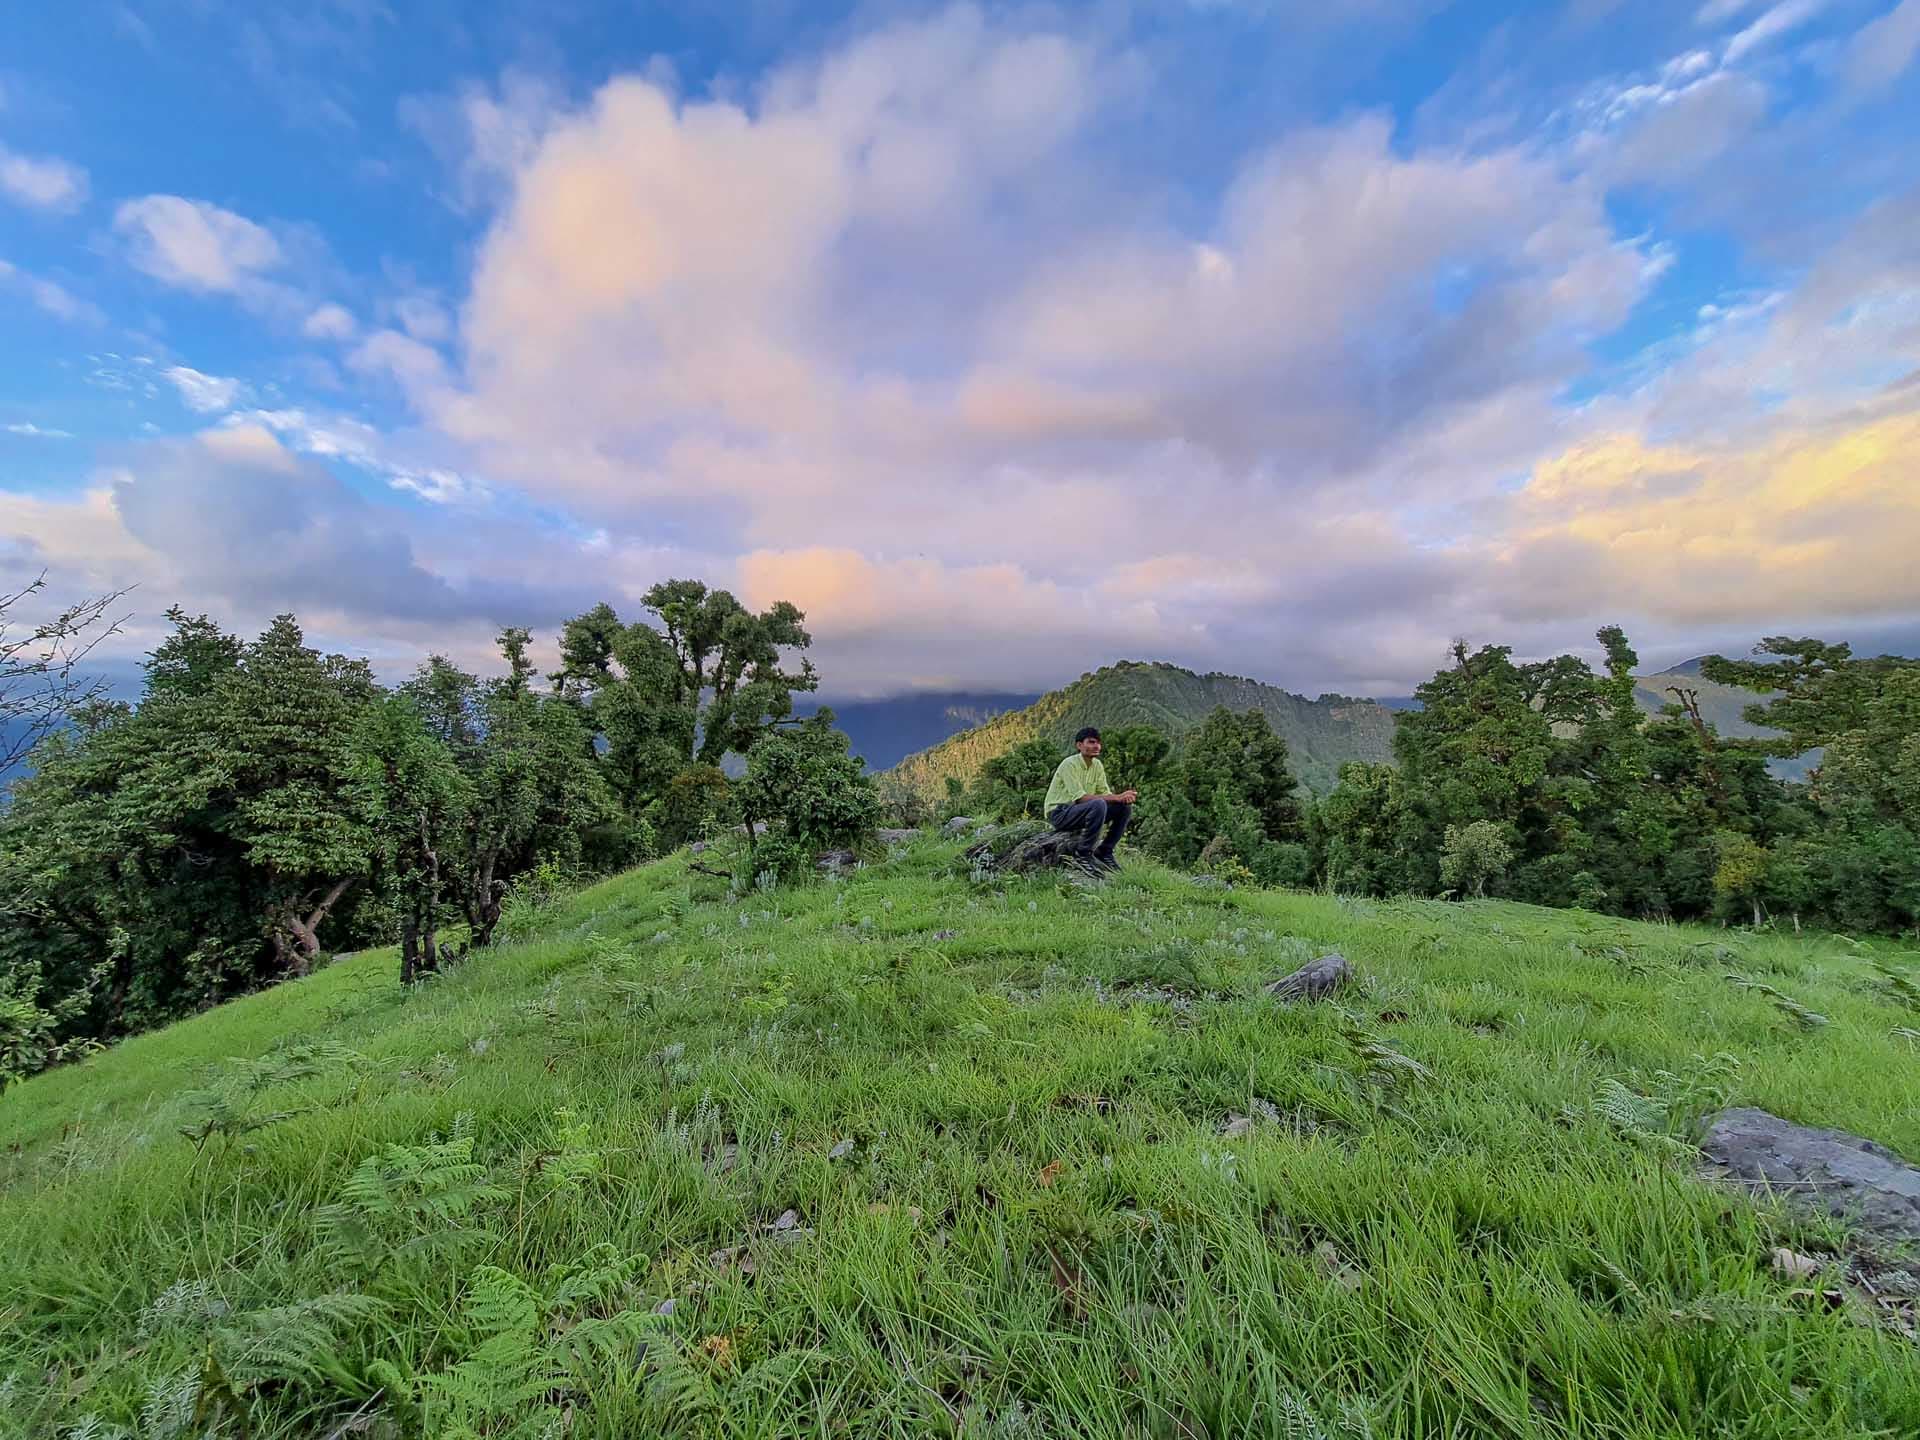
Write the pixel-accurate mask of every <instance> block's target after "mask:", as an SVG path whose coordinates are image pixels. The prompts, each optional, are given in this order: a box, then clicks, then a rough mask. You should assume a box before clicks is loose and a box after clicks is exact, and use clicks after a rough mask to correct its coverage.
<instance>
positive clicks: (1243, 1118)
mask: <svg viewBox="0 0 1920 1440" xmlns="http://www.w3.org/2000/svg"><path fill="white" fill-rule="evenodd" d="M1252 1133H1253V1117H1252V1116H1251V1115H1229V1116H1227V1118H1226V1119H1225V1120H1223V1121H1222V1122H1221V1124H1220V1138H1221V1139H1222V1140H1243V1139H1245V1138H1246V1137H1247V1136H1249V1135H1251V1134H1252Z"/></svg>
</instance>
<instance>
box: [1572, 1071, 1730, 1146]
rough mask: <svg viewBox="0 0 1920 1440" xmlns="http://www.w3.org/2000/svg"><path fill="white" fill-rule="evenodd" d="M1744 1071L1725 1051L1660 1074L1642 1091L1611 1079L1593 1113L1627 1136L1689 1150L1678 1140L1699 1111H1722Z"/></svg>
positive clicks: (1598, 1094) (1596, 1096)
mask: <svg viewBox="0 0 1920 1440" xmlns="http://www.w3.org/2000/svg"><path fill="white" fill-rule="evenodd" d="M1739 1072H1740V1060H1739V1057H1737V1056H1734V1055H1729V1054H1728V1053H1727V1052H1725V1051H1724V1050H1723V1051H1720V1052H1718V1053H1716V1054H1714V1055H1695V1056H1694V1057H1693V1059H1692V1061H1691V1063H1690V1064H1688V1065H1687V1066H1686V1068H1685V1069H1682V1070H1678V1071H1674V1070H1656V1071H1654V1072H1653V1077H1652V1079H1651V1080H1649V1081H1647V1082H1646V1083H1645V1086H1644V1088H1643V1089H1641V1090H1634V1089H1632V1088H1630V1087H1629V1086H1627V1085H1626V1084H1625V1083H1624V1082H1622V1081H1620V1080H1616V1079H1613V1078H1611V1077H1609V1078H1607V1079H1605V1080H1602V1081H1601V1082H1600V1085H1599V1088H1598V1089H1597V1090H1596V1091H1595V1092H1594V1096H1593V1100H1592V1102H1591V1109H1592V1111H1593V1113H1594V1114H1595V1115H1597V1116H1599V1117H1600V1118H1601V1119H1602V1120H1605V1121H1606V1122H1607V1123H1608V1124H1609V1125H1611V1126H1612V1127H1613V1128H1614V1129H1615V1130H1617V1131H1619V1132H1620V1133H1621V1134H1622V1135H1625V1136H1627V1137H1628V1138H1630V1139H1634V1140H1643V1141H1649V1142H1651V1143H1653V1144H1656V1145H1660V1146H1663V1147H1665V1148H1668V1149H1672V1150H1674V1151H1676V1152H1681V1151H1688V1150H1689V1148H1690V1147H1688V1146H1687V1145H1686V1144H1685V1143H1683V1142H1682V1141H1681V1140H1680V1139H1679V1138H1678V1137H1679V1132H1680V1131H1681V1130H1682V1129H1683V1128H1684V1127H1685V1125H1686V1123H1687V1122H1688V1121H1689V1120H1690V1119H1691V1118H1692V1116H1693V1115H1694V1113H1695V1112H1697V1111H1700V1110H1704V1109H1719V1108H1720V1107H1722V1106H1724V1105H1725V1104H1726V1103H1727V1102H1728V1100H1729V1099H1730V1098H1731V1096H1732V1090H1733V1081H1734V1079H1735V1078H1736V1077H1737V1076H1738V1074H1739Z"/></svg>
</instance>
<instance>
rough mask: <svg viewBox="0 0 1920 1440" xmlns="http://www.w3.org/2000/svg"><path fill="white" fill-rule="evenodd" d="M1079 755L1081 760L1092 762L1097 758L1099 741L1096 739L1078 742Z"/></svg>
mask: <svg viewBox="0 0 1920 1440" xmlns="http://www.w3.org/2000/svg"><path fill="white" fill-rule="evenodd" d="M1080 754H1081V756H1082V758H1084V759H1087V760H1092V759H1094V758H1095V757H1096V756H1098V755H1099V754H1100V741H1099V739H1098V737H1096V738H1094V739H1092V740H1082V741H1081V742H1080Z"/></svg>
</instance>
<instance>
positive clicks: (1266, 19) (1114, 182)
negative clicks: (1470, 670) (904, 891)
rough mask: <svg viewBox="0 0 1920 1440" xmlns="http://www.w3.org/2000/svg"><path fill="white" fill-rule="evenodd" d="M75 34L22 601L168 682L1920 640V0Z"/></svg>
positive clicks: (1270, 669)
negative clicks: (759, 616) (215, 642)
mask: <svg viewBox="0 0 1920 1440" xmlns="http://www.w3.org/2000/svg"><path fill="white" fill-rule="evenodd" d="M13 10H14V13H12V14H11V15H10V16H9V19H8V24H7V27H6V34H5V36H4V38H0V581H8V582H18V581H19V580H21V579H29V578H31V577H32V576H34V575H37V574H39V573H40V572H42V571H44V572H45V573H46V576H47V582H48V583H47V589H46V591H45V592H43V597H36V598H45V599H47V600H49V601H59V600H72V599H77V598H80V597H81V596H83V595H89V594H96V593H100V592H102V591H106V590H118V589H122V588H125V587H132V588H131V589H130V590H129V593H128V594H127V596H126V597H125V599H124V601H123V603H122V606H121V608H122V609H123V610H124V611H125V612H126V613H127V615H128V617H129V618H128V622H127V624H126V626H125V628H124V630H123V632H122V633H121V634H120V635H118V636H116V637H114V640H113V641H112V643H111V647H110V649H111V653H112V654H113V655H117V656H120V657H123V659H125V660H127V661H128V662H130V661H131V659H132V658H133V657H137V656H138V655H139V654H140V653H142V652H144V651H145V650H147V649H149V648H151V646H152V645H153V644H154V643H156V641H157V640H158V639H159V638H160V637H161V636H162V635H163V634H164V633H165V631H166V622H165V619H164V612H165V611H166V609H167V608H168V607H169V606H172V605H176V604H178V605H181V606H183V607H185V608H186V609H188V610H189V611H190V612H194V613H200V612H206V613H209V614H212V615H213V616H215V617H216V618H217V619H219V620H221V621H222V622H223V623H224V624H226V625H228V626H229V627H230V628H234V629H238V630H241V631H244V632H247V633H253V632H256V631H257V630H258V629H260V628H261V627H263V626H264V624H265V623H266V622H267V620H269V619H270V618H271V617H272V616H273V615H275V614H276V613H280V612H283V611H292V612H294V613H295V614H297V615H298V616H299V617H300V619H301V621H302V622H303V623H304V624H305V626H306V628H307V631H308V634H309V636H310V638H312V639H313V640H314V641H316V642H317V643H319V644H322V645H324V646H326V647H327V648H332V649H341V650H345V651H348V652H350V653H356V654H366V655H369V656H371V657H372V658H373V659H374V660H375V662H376V664H377V665H378V667H379V668H380V670H381V671H382V673H383V674H386V675H388V676H390V677H392V678H398V677H399V676H401V675H403V674H404V673H405V672H406V671H407V670H409V669H410V668H411V667H412V666H413V665H414V664H415V663H417V662H418V661H419V659H420V658H421V657H423V656H424V655H426V654H428V653H434V652H438V653H443V654H447V655H450V656H452V657H454V658H455V659H457V660H460V661H462V662H463V663H467V664H470V665H476V666H479V665H484V664H485V663H486V661H487V659H488V656H489V654H490V653H491V648H492V637H493V636H494V635H495V634H496V633H497V632H498V630H499V629H500V628H501V627H502V626H505V625H511V624H520V625H527V626H529V627H531V628H532V629H533V630H534V631H535V633H536V635H537V636H539V637H541V639H542V641H543V643H547V644H549V645H550V643H551V640H552V636H553V634H554V632H555V631H556V630H557V628H558V626H559V624H560V623H561V622H562V621H563V620H564V619H565V618H566V617H567V616H569V615H572V614H576V613H579V612H580V611H581V610H584V609H586V608H587V607H589V606H591V605H592V604H594V603H596V602H598V601H600V600H606V601H608V602H610V603H612V604H613V605H614V606H615V608H616V609H618V610H619V611H620V612H621V613H622V614H623V615H625V616H628V617H630V618H637V617H638V616H639V614H640V600H639V597H640V596H641V595H642V594H643V593H644V592H645V590H646V589H647V587H648V586H649V585H651V584H653V583H654V582H656V581H658V580H661V579H666V578H672V577H680V576H692V577H697V578H701V579H704V580H706V581H707V582H708V583H710V584H713V585H717V586H725V587H727V588H729V589H731V590H732V591H734V593H735V594H737V595H739V596H740V597H741V599H743V600H744V601H746V602H747V603H749V604H750V605H753V606H756V607H759V606H764V605H766V604H769V603H771V602H773V601H775V600H778V599H789V600H792V601H793V602H794V603H796V604H798V605H799V606H800V607H801V608H802V609H803V610H804V611H805V612H806V614H807V617H808V623H809V628H810V630H811V631H812V633H813V636H814V642H815V643H814V647H813V652H812V653H813V656H814V658H815V661H816V664H817V665H818V666H819V669H820V671H821V677H822V692H823V693H824V694H826V695H829V696H838V697H841V698H852V697H856V696H877V695H886V694H892V693H899V692H902V691H907V690H914V689H981V690H1020V689H1030V690H1039V689H1045V688H1047V687H1049V686H1052V685H1055V684H1059V683H1063V682H1065V681H1067V680H1070V679H1072V678H1073V677H1074V676H1076V675H1078V674H1080V673H1082V672H1083V671H1085V670H1088V669H1091V668H1094V667H1096V666H1098V665H1101V664H1104V663H1108V662H1110V661H1113V660H1117V659H1123V658H1143V659H1165V660H1171V661H1174V662H1177V663H1181V664H1186V665H1191V666H1194V667H1196V668H1199V669H1203V670H1208V669H1218V670H1226V671H1230V672H1232V673H1236V674H1247V675H1252V676H1255V677H1257V678H1261V679H1265V680H1270V681H1275V682H1279V683H1283V684H1286V685H1288V686H1289V687H1290V688H1294V689H1297V690H1302V691H1305V692H1306V693H1309V694H1312V693H1318V692H1320V691H1323V690H1333V691H1339V692H1341V693H1346V694H1367V693H1375V694H1402V693H1406V692H1407V691H1408V690H1410V689H1411V688H1412V686H1413V685H1414V684H1415V683H1416V682H1418V681H1419V680H1420V679H1422V678H1424V677H1425V676H1427V675H1429V674H1430V673H1432V671H1433V670H1434V669H1435V667H1436V666H1437V665H1438V664H1439V663H1440V662H1441V661H1442V660H1443V658H1444V656H1445V653H1446V649H1447V646H1448V643H1449V642H1450V641H1451V640H1453V639H1455V638H1464V639H1466V640H1468V641H1469V642H1470V643H1472V644H1475V645H1478V644H1485V643H1503V644H1508V645H1511V646H1512V647H1514V649H1515V650H1516V652H1518V653H1520V654H1522V655H1540V654H1550V653H1557V652H1560V651H1564V650H1574V651H1577V652H1581V653H1591V652H1592V651H1593V648H1594V647H1593V632H1594V630H1595V628H1596V627H1597V626H1599V625H1602V624H1606V623H1611V622H1617V623H1620V624H1623V625H1625V626H1626V627H1627V629H1628V632H1629V634H1630V635H1631V636H1632V638H1633V639H1634V641H1635V643H1636V644H1637V646H1638V648H1639V650H1640V653H1641V655H1642V656H1643V657H1644V658H1645V659H1646V660H1647V661H1648V662H1649V663H1653V664H1657V663H1663V662H1666V661H1671V660H1677V659H1680V658H1682V657H1684V656H1688V655H1693V654H1697V653H1700V652H1702V651H1709V650H1715V649H1721V650H1726V651H1729V652H1734V651H1738V650H1744V649H1745V648H1746V647H1747V646H1749V645H1751V644H1752V643H1753V641H1754V640H1756V639H1757V638H1759V637H1760V636H1763V635H1769V634H1780V633H1791V634H1816V635H1821V636H1824V637H1826V638H1848V639H1851V640H1853V641H1854V642H1855V643H1856V645H1857V646H1861V647H1864V648H1869V649H1877V648H1881V647H1890V648H1899V647H1909V648H1910V647H1911V646H1912V645H1914V644H1915V643H1916V642H1917V641H1920V562H1917V561H1916V560H1915V555H1916V554H1917V553H1920V158H1916V157H1920V0H1772V3H1769V0H1528V3H1512V4H1495V3H1491V0H1346V3H1342V4H1338V5H1331V4H1326V3H1324V0H1132V3H1127V0H1113V3H1094V4H1089V5H1073V6H1066V5H1056V6H1048V5H1014V6H998V5H967V4H960V5H948V4H929V5H917V4H904V3H875V4H864V3H863V4H856V5H852V6H848V5H844V4H839V3H833V0H804V3H803V0H739V3H721V0H689V3H684V4H677V5H676V4H655V3H644V4H643V3H640V0H626V3H612V0H607V3H589V0H498V3H486V0H302V3H297V4H296V3H284V4H283V3H279V0H249V3H240V0H149V3H137V0H125V3H118V0H106V3H100V0H72V3H67V4H62V5H57V6H16V7H13ZM0 588H13V587H12V585H11V584H8V585H6V586H4V587H0ZM102 653H103V654H105V653H107V652H105V651H103V652H102Z"/></svg>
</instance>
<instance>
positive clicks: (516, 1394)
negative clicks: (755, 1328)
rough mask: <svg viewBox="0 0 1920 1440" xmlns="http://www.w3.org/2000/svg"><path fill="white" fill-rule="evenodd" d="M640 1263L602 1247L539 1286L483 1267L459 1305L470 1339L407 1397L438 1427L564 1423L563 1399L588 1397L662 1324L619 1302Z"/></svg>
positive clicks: (533, 1430)
mask: <svg viewBox="0 0 1920 1440" xmlns="http://www.w3.org/2000/svg"><path fill="white" fill-rule="evenodd" d="M640 1263H641V1262H640V1261H639V1260H637V1259H633V1260H623V1259H619V1258H617V1256H616V1254H615V1252H614V1251H613V1250H612V1248H611V1247H609V1246H601V1247H598V1248H597V1249H596V1250H594V1251H593V1252H591V1253H590V1255H589V1256H588V1257H587V1259H586V1260H584V1261H582V1262H579V1263H576V1264H572V1265H565V1266H557V1267H554V1268H553V1269H550V1270H549V1271H548V1272H547V1274H546V1276H545V1277H544V1279H543V1283H542V1285H541V1287H540V1288H537V1289H536V1288H535V1287H534V1286H533V1285H532V1284H530V1283H529V1282H528V1281H526V1280H524V1279H522V1278H521V1277H519V1276H517V1275H512V1274H509V1273H508V1272H507V1271H505V1270H502V1269H500V1268H499V1267H497V1266H493V1265H482V1266H480V1267H479V1268H478V1269H476V1270H474V1272H473V1273H472V1275H471V1276H470V1277H469V1280H468V1290H467V1296H466V1299H465V1301H464V1303H463V1304H462V1305H461V1311H460V1319H461V1323H462V1326H463V1328H464V1329H465V1330H466V1331H467V1333H468V1335H469V1337H470V1340H471V1342H472V1343H471V1348H470V1349H469V1350H468V1352H467V1354H466V1355H465V1357H464V1358H462V1359H461V1360H460V1361H458V1362H457V1363H456V1364H454V1365H452V1366H451V1367H449V1368H448V1369H445V1370H441V1371H437V1372H435V1373H432V1374H428V1375H423V1376H420V1377H419V1378H418V1379H417V1380H415V1381H414V1382H413V1386H412V1391H413V1393H412V1395H411V1396H410V1397H408V1402H407V1403H408V1404H410V1405H418V1407H419V1410H420V1414H421V1417H422V1419H423V1422H424V1423H425V1428H426V1429H427V1430H428V1432H429V1433H431V1434H435V1435H445V1436H456V1435H490V1436H517V1437H532V1436H537V1435H543V1434H546V1433H549V1432H550V1431H553V1430H554V1429H556V1428H557V1427H561V1426H564V1425H565V1424H566V1412H565V1410H563V1409H562V1408H560V1406H561V1403H562V1402H563V1401H570V1400H577V1399H579V1398H580V1397H581V1396H583V1395H584V1394H585V1392H586V1391H587V1389H588V1388H589V1385H590V1382H591V1381H592V1379H593V1378H594V1377H595V1376H596V1375H599V1374H601V1373H603V1372H605V1371H607V1370H610V1369H617V1368H624V1369H631V1368H632V1366H633V1363H634V1358H635V1350H636V1347H637V1346H638V1344H639V1342H640V1339H641V1337H642V1336H643V1335H644V1334H645V1333H646V1332H647V1331H649V1330H651V1329H653V1328H654V1327H655V1326H657V1325H658V1323H659V1321H658V1320H657V1319H656V1317H654V1316H653V1315H650V1314H645V1313H642V1312H639V1311H634V1310H626V1309H616V1308H613V1306H614V1304H615V1300H616V1297H617V1296H618V1295H619V1293H620V1292H621V1291H622V1290H624V1289H625V1288H626V1287H627V1286H628V1285H629V1284H630V1283H631V1281H632V1279H633V1276H634V1274H635V1272H636V1270H637V1269H638V1267H639V1265H640ZM596 1312H606V1313H596Z"/></svg>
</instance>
